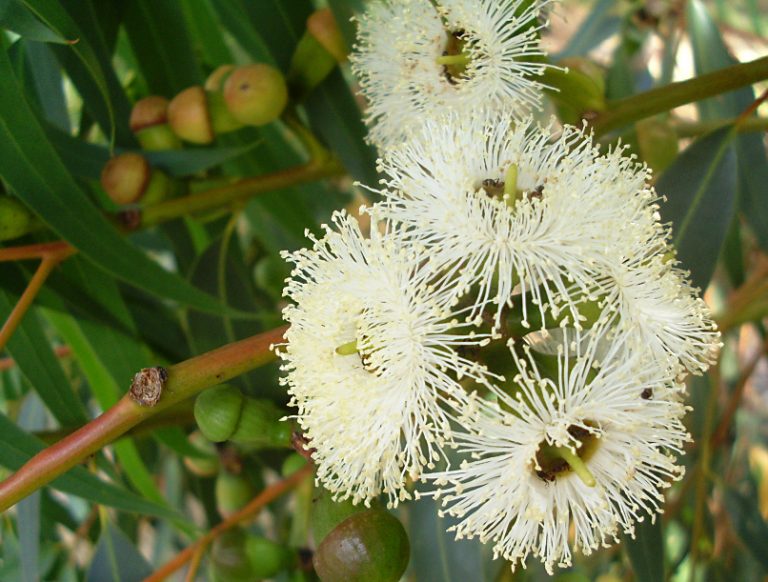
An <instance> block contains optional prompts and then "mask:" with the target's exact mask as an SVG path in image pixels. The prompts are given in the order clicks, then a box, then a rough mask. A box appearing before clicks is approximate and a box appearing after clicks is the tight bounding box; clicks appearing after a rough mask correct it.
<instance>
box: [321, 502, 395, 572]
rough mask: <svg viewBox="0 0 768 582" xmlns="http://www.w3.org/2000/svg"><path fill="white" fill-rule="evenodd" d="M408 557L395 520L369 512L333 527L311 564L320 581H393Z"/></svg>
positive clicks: (361, 513)
mask: <svg viewBox="0 0 768 582" xmlns="http://www.w3.org/2000/svg"><path fill="white" fill-rule="evenodd" d="M409 555H410V546H409V544H408V536H407V535H406V533H405V529H404V528H403V526H402V524H401V523H400V522H399V521H398V520H397V518H395V517H394V516H393V515H391V514H390V513H388V512H387V511H384V510H382V509H369V510H367V511H363V512H360V513H356V514H355V515H353V516H351V517H348V518H347V519H345V520H344V521H342V522H341V523H340V524H339V525H338V526H336V527H335V528H334V529H333V531H331V532H330V533H329V534H328V535H327V536H326V537H325V539H324V540H323V541H322V543H321V544H320V545H319V546H318V548H317V551H316V552H315V555H314V557H313V559H312V561H313V563H314V565H315V571H316V572H317V574H318V576H319V577H320V579H321V580H322V581H323V582H397V581H398V580H400V577H401V576H402V575H403V572H405V569H406V567H407V566H408V558H409Z"/></svg>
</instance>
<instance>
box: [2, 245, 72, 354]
mask: <svg viewBox="0 0 768 582" xmlns="http://www.w3.org/2000/svg"><path fill="white" fill-rule="evenodd" d="M7 250H12V249H7ZM75 252H76V251H75V249H74V248H73V247H72V246H70V245H68V244H67V245H66V246H60V245H59V246H57V247H56V248H55V249H54V250H50V249H48V250H45V251H41V256H42V259H43V260H42V261H41V262H40V265H39V266H38V267H37V271H35V274H34V275H33V276H32V279H30V281H29V283H28V284H27V288H26V289H24V293H22V294H21V297H19V300H18V301H17V302H16V305H14V306H13V310H12V311H11V314H10V315H9V316H8V319H6V320H5V323H4V324H3V328H2V329H0V350H2V349H3V348H4V347H5V344H7V343H8V340H9V339H10V338H11V336H12V335H13V332H14V331H16V328H17V327H19V325H20V324H21V320H22V319H23V318H24V314H25V313H26V312H27V311H28V310H29V307H30V306H31V305H32V301H34V299H35V297H36V296H37V294H38V293H39V292H40V289H41V288H42V286H43V283H45V280H46V279H48V275H50V274H51V271H53V269H54V268H55V267H56V266H57V265H58V264H59V263H61V262H62V261H63V260H65V259H66V258H67V257H69V256H71V255H73V254H74V253H75Z"/></svg>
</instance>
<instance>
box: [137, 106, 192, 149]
mask: <svg viewBox="0 0 768 582" xmlns="http://www.w3.org/2000/svg"><path fill="white" fill-rule="evenodd" d="M130 125H131V131H133V133H135V134H136V139H138V140H139V143H140V144H141V147H142V148H144V149H145V150H147V151H158V150H173V149H178V148H180V147H181V142H180V141H179V138H178V137H176V134H174V133H173V131H172V130H171V128H170V127H169V126H168V99H166V98H165V97H160V96H159V95H152V96H150V97H145V98H144V99H140V100H139V101H137V102H136V104H135V105H134V106H133V110H132V111H131V121H130Z"/></svg>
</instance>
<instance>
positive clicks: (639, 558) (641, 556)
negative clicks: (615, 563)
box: [624, 516, 665, 582]
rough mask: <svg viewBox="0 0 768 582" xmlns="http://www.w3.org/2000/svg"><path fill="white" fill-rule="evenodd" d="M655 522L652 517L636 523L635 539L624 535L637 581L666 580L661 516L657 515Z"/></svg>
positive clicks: (626, 548)
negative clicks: (652, 521)
mask: <svg viewBox="0 0 768 582" xmlns="http://www.w3.org/2000/svg"><path fill="white" fill-rule="evenodd" d="M654 522H655V523H651V518H650V517H649V516H645V519H644V520H643V521H641V522H639V523H637V524H636V525H635V537H634V539H633V538H631V537H629V536H625V537H624V550H625V551H626V552H627V555H628V556H629V561H630V562H631V563H632V570H634V572H635V580H636V581H637V582H658V581H659V580H664V570H665V568H664V539H663V536H662V527H661V518H660V517H659V516H656V519H655V520H654Z"/></svg>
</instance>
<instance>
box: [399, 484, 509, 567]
mask: <svg viewBox="0 0 768 582" xmlns="http://www.w3.org/2000/svg"><path fill="white" fill-rule="evenodd" d="M406 507H407V511H408V519H407V524H408V539H409V540H410V541H411V564H410V568H411V571H412V573H413V576H414V578H415V580H416V582H465V581H466V580H472V581H473V582H486V581H488V582H490V581H492V580H496V576H497V575H498V573H499V570H500V568H503V567H508V566H505V565H504V562H503V561H501V560H496V561H494V560H493V559H492V552H491V548H490V546H489V545H487V544H482V543H480V541H479V540H477V539H472V540H459V541H456V540H455V539H454V535H453V533H450V532H447V531H446V529H447V528H448V527H449V526H451V525H453V524H454V523H455V521H454V520H453V519H452V518H447V517H440V516H439V515H438V504H437V502H435V501H434V500H433V499H431V498H427V497H423V498H421V499H420V500H418V501H414V502H411V503H409V504H408V505H407V506H406Z"/></svg>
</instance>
